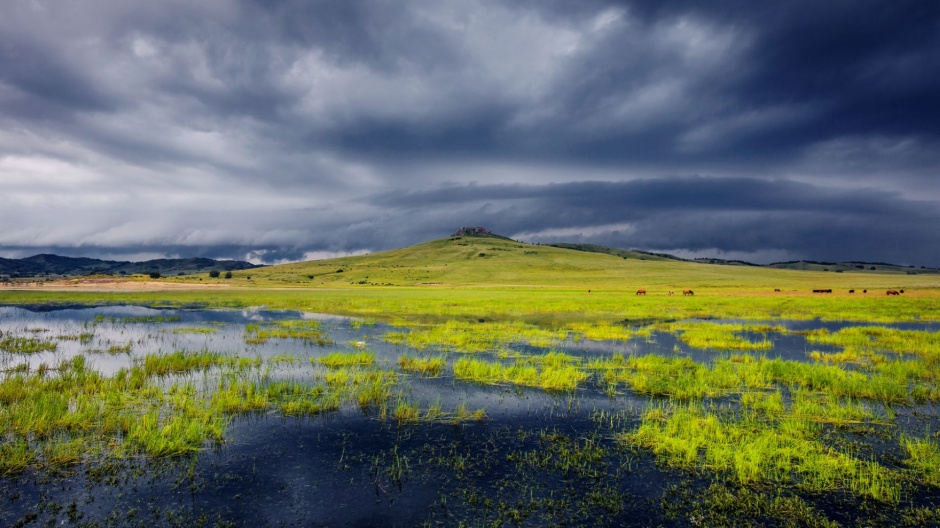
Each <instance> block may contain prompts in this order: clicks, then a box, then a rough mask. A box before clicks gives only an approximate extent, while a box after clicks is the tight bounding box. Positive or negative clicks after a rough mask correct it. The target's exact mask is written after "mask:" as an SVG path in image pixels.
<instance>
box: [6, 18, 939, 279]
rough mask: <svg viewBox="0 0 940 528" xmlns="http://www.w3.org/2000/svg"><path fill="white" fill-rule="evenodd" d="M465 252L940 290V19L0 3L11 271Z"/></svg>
mask: <svg viewBox="0 0 940 528" xmlns="http://www.w3.org/2000/svg"><path fill="white" fill-rule="evenodd" d="M702 4H708V5H707V7H703V5H702ZM460 226H484V227H487V228H489V229H490V230H492V231H494V232H496V233H499V234H502V235H505V236H509V237H512V238H516V239H519V240H524V241H527V242H542V243H546V242H555V241H558V242H590V243H597V244H604V245H609V246H615V247H621V248H640V249H647V250H654V251H665V252H671V253H674V254H677V255H681V256H687V257H695V256H714V257H724V258H738V259H745V260H750V261H753V262H762V263H766V262H771V261H781V260H796V259H811V260H863V261H887V262H896V263H900V264H905V265H917V266H920V265H927V266H940V2H936V1H924V0H918V1H903V0H901V1H898V0H893V1H889V2H885V1H878V2H864V1H852V2H847V1H840V0H832V1H823V2H820V1H818V0H812V1H805V2H797V1H791V2H749V1H741V2H734V1H727V2H698V1H689V2H682V1H664V0H656V1H650V2H614V1H601V0H597V1H595V0H572V1H562V0H538V1H535V0H532V1H521V0H512V1H506V2H498V1H485V0H484V1H478V0H454V1H450V0H427V1H396V0H363V1H359V0H336V1H300V0H296V1H295V0H257V1H248V0H243V1H227V0H199V1H193V0H160V1H156V2H153V1H151V2H136V1H128V0H82V1H78V0H60V1H51V0H5V2H4V8H3V14H2V16H0V256H3V257H24V256H29V255H33V254H36V253H40V252H52V253H58V254H62V255H69V256H91V257H98V258H114V259H121V260H143V259H147V258H157V257H163V256H169V257H189V256H207V257H213V258H233V259H242V260H251V261H253V262H264V263H273V262H283V261H290V260H302V259H310V258H323V257H327V256H334V255H342V254H352V253H363V252H371V251H379V250H384V249H392V248H397V247H403V246H407V245H411V244H415V243H418V242H423V241H426V240H430V239H434V238H440V237H444V236H447V235H449V234H451V233H452V232H453V231H455V230H456V229H457V228H458V227H460Z"/></svg>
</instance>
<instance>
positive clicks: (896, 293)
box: [885, 290, 901, 295]
mask: <svg viewBox="0 0 940 528" xmlns="http://www.w3.org/2000/svg"><path fill="white" fill-rule="evenodd" d="M885 295H901V292H899V291H897V290H888V291H886V292H885Z"/></svg>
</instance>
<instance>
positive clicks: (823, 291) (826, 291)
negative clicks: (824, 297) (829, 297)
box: [813, 288, 832, 293]
mask: <svg viewBox="0 0 940 528" xmlns="http://www.w3.org/2000/svg"><path fill="white" fill-rule="evenodd" d="M813 293H832V288H828V289H825V290H813Z"/></svg>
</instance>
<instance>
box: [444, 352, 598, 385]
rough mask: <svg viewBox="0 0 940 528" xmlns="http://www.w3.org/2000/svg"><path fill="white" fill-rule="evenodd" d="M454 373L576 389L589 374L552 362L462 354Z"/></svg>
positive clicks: (476, 379)
mask: <svg viewBox="0 0 940 528" xmlns="http://www.w3.org/2000/svg"><path fill="white" fill-rule="evenodd" d="M454 377H455V378H457V379H463V380H468V381H474V382H477V383H485V384H499V383H511V384H514V385H524V386H530V387H540V388H542V389H544V390H548V391H572V390H575V389H576V388H578V385H579V384H580V383H581V382H582V381H584V380H586V379H587V378H588V377H589V374H588V373H587V372H585V371H584V370H582V369H581V368H579V367H576V366H572V365H566V364H565V365H563V364H558V363H554V364H553V363H548V364H544V365H541V366H536V365H533V364H531V363H528V362H516V363H512V364H510V365H503V364H502V363H498V362H491V361H483V360H477V359H467V358H461V359H458V360H457V361H456V362H454Z"/></svg>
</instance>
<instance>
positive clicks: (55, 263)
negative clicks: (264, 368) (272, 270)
mask: <svg viewBox="0 0 940 528" xmlns="http://www.w3.org/2000/svg"><path fill="white" fill-rule="evenodd" d="M257 267H260V266H257V265H255V264H252V263H250V262H244V261H240V260H213V259H208V258H185V259H156V260H147V261H144V262H130V261H115V260H99V259H93V258H79V257H63V256H60V255H50V254H40V255H33V256H32V257H26V258H22V259H5V258H0V276H3V277H11V278H23V277H76V276H83V275H99V274H100V275H134V274H136V273H151V272H154V271H156V272H159V273H160V275H163V276H178V275H191V274H194V273H206V272H208V271H211V270H218V271H223V272H224V271H237V270H246V269H253V268H257Z"/></svg>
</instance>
